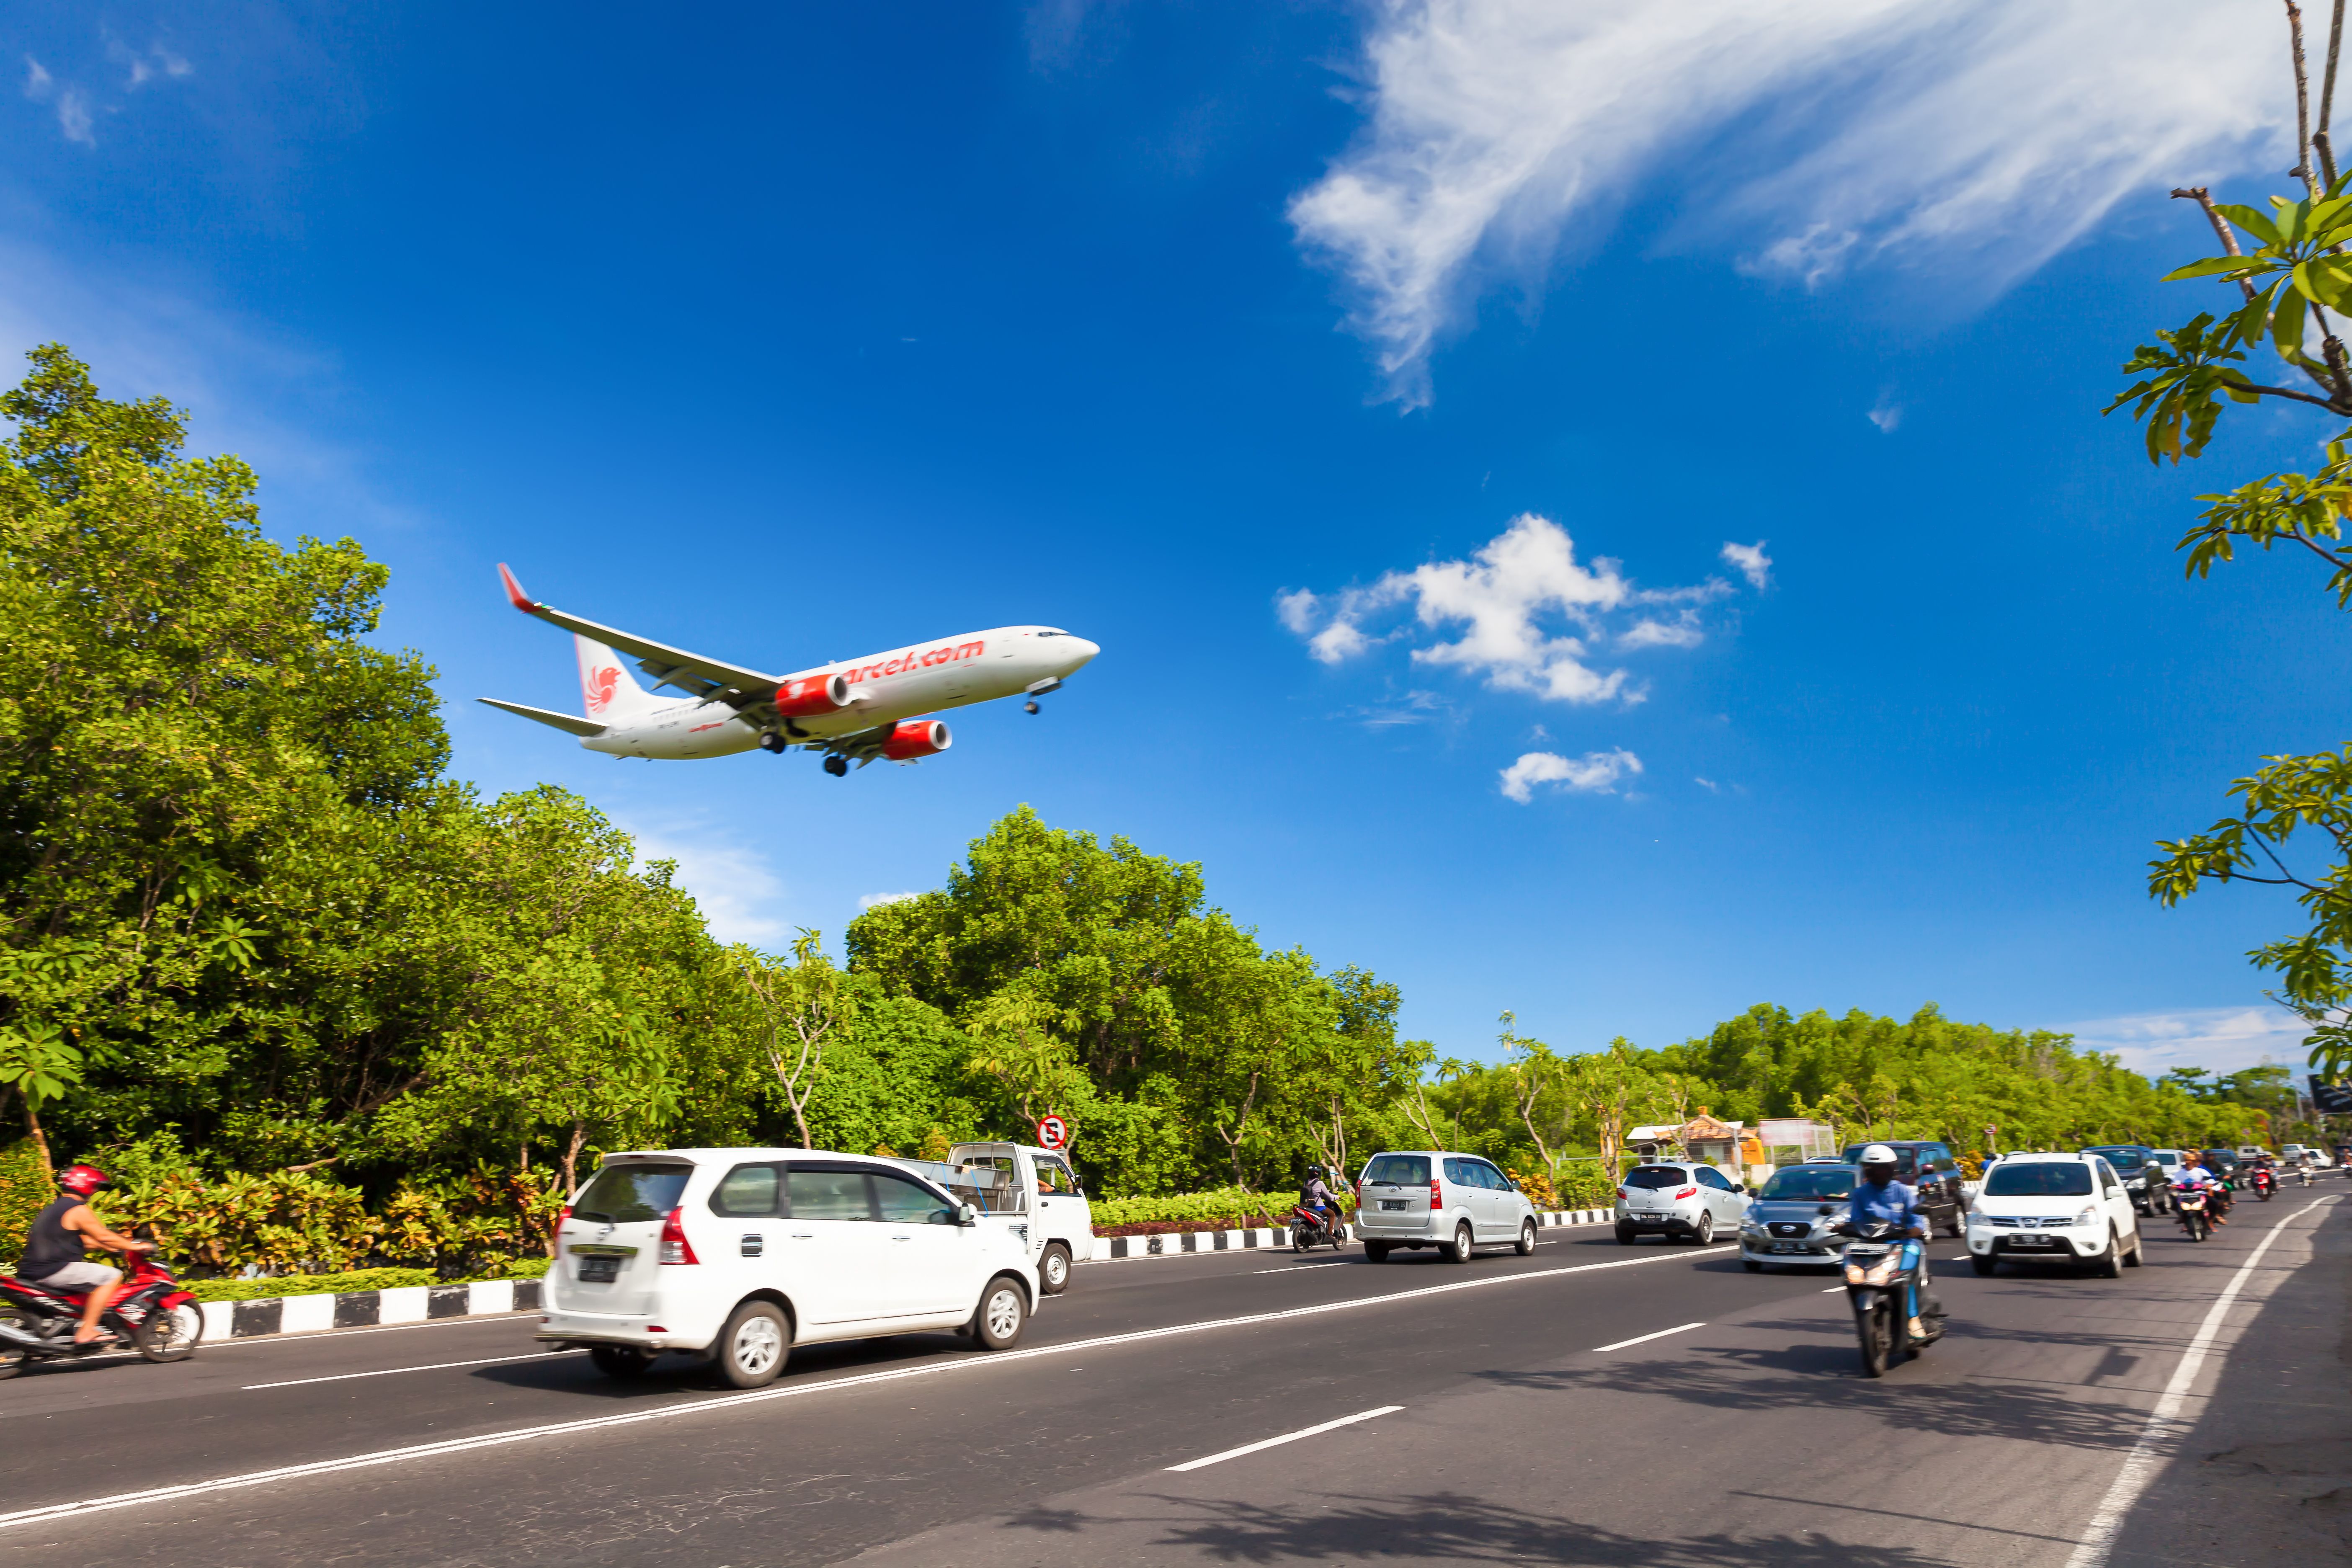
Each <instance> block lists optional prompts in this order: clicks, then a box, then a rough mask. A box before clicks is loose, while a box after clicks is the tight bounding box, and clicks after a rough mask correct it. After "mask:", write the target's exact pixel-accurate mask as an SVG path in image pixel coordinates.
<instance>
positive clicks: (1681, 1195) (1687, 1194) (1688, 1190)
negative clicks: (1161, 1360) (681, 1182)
mask: <svg viewBox="0 0 2352 1568" xmlns="http://www.w3.org/2000/svg"><path fill="white" fill-rule="evenodd" d="M1696 1196H1698V1189H1697V1188H1696V1187H1685V1188H1684V1189H1683V1190H1682V1191H1681V1192H1678V1193H1676V1194H1675V1202H1676V1203H1680V1202H1682V1201H1683V1200H1684V1199H1685V1198H1695V1197H1696ZM662 1261H663V1262H664V1263H667V1262H668V1261H669V1259H668V1258H663V1259H662Z"/></svg>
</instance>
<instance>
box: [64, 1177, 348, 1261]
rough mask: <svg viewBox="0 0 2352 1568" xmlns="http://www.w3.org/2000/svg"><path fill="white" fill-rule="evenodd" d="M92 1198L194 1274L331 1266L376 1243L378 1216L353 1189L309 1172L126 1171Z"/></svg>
mask: <svg viewBox="0 0 2352 1568" xmlns="http://www.w3.org/2000/svg"><path fill="white" fill-rule="evenodd" d="M91 1206H92V1207H93V1208H95V1209H97V1210H98V1212H99V1215H100V1218H102V1219H104V1220H105V1221H106V1223H107V1224H109V1225H110V1226H114V1227H116V1228H117V1229H121V1230H128V1229H130V1228H131V1227H132V1226H147V1227H148V1228H149V1231H150V1233H151V1234H152V1236H153V1237H154V1238H155V1241H156V1244H157V1247H158V1249H159V1250H160V1251H161V1252H162V1254H163V1258H165V1260H166V1261H168V1262H171V1263H173V1265H175V1266H177V1267H178V1268H181V1269H182V1270H183V1271H185V1272H192V1273H197V1274H205V1273H226V1272H229V1271H230V1270H232V1269H236V1268H243V1267H245V1266H247V1265H248V1264H251V1265H258V1266H259V1267H260V1268H263V1269H265V1270H268V1271H270V1272H273V1273H304V1274H317V1273H330V1272H335V1271H340V1270H343V1269H348V1268H352V1266H353V1265H355V1264H358V1263H361V1262H363V1261H364V1260H365V1259H366V1258H367V1257H368V1255H369V1253H371V1252H372V1251H373V1250H374V1247H375V1237H376V1222H375V1220H374V1219H373V1217H371V1216H370V1215H369V1214H368V1212H367V1209H366V1206H365V1205H364V1204H363V1202H362V1198H361V1195H360V1192H359V1190H358V1189H357V1188H355V1187H346V1186H341V1185H339V1184H335V1183H333V1182H330V1181H325V1180H323V1179H321V1178H320V1177H317V1176H313V1175H311V1174H310V1173H308V1172H295V1173H286V1172H277V1173H272V1174H269V1175H266V1176H250V1175H247V1174H245V1173H242V1172H231V1173H228V1174H227V1175H225V1176H216V1177H209V1178H208V1177H205V1176H204V1175H202V1174H200V1173H196V1172H194V1171H190V1170H182V1171H175V1172H172V1173H168V1174H165V1175H160V1176H148V1177H132V1178H131V1179H128V1180H125V1181H123V1182H121V1183H120V1184H117V1185H115V1186H113V1187H110V1188H109V1189H108V1190H107V1191H105V1192H103V1193H100V1194H99V1195H98V1198H97V1200H96V1201H95V1202H94V1203H93V1204H92V1205H91Z"/></svg>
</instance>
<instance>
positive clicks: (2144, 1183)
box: [2139, 1154, 2172, 1215]
mask: <svg viewBox="0 0 2352 1568" xmlns="http://www.w3.org/2000/svg"><path fill="white" fill-rule="evenodd" d="M2171 1185H2172V1184H2171V1183H2170V1182H2169V1181H2168V1180H2167V1179H2166V1178H2165V1174H2164V1162H2163V1161H2161V1160H2159V1159H2158V1158H2157V1157H2156V1156H2155V1155H2154V1154H2150V1155H2149V1156H2148V1157H2147V1163H2146V1164H2144V1165H2142V1166H2141V1167H2140V1168H2139V1190H2140V1195H2141V1196H2142V1197H2144V1198H2146V1199H2147V1212H2148V1213H2149V1214H2150V1215H2160V1214H2162V1213H2163V1212H2164V1211H2165V1209H2166V1207H2167V1206H2168V1205H2166V1203H2165V1201H2164V1194H2165V1189H2167V1188H2168V1187H2169V1186H2171Z"/></svg>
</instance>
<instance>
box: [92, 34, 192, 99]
mask: <svg viewBox="0 0 2352 1568" xmlns="http://www.w3.org/2000/svg"><path fill="white" fill-rule="evenodd" d="M106 58H108V59H110V60H112V61H113V62H114V63H115V64H116V65H119V66H125V67H128V68H129V69H130V75H129V78H128V79H126V80H125V81H124V83H123V85H124V86H125V87H127V88H129V89H131V90H132V91H133V92H136V91H137V90H138V89H141V88H142V87H144V86H146V85H147V84H148V83H149V82H151V81H153V80H154V79H156V78H158V77H171V78H173V79H177V78H180V77H186V76H194V74H195V69H196V68H195V67H194V66H192V65H190V64H189V63H188V62H187V60H186V59H185V58H183V57H182V56H179V55H175V54H173V52H172V51H171V50H169V49H167V48H165V47H163V45H161V44H150V45H148V46H147V52H146V53H144V54H133V53H132V52H131V47H130V46H129V45H127V44H125V43H123V42H121V40H120V39H110V40H109V41H108V43H107V46H106Z"/></svg>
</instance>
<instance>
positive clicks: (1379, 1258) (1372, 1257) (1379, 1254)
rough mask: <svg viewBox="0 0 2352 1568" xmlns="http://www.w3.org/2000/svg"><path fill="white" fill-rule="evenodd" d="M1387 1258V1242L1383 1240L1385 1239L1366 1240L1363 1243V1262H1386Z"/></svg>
mask: <svg viewBox="0 0 2352 1568" xmlns="http://www.w3.org/2000/svg"><path fill="white" fill-rule="evenodd" d="M1388 1260H1389V1244H1388V1243H1387V1242H1385V1241H1368V1242H1366V1243H1364V1261H1365V1262H1367V1263H1386V1262H1387V1261H1388Z"/></svg>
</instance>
